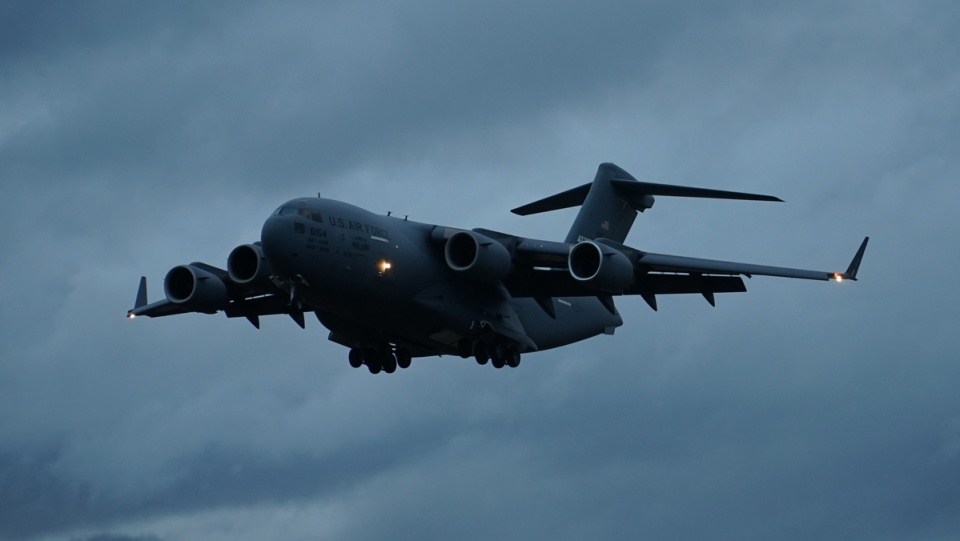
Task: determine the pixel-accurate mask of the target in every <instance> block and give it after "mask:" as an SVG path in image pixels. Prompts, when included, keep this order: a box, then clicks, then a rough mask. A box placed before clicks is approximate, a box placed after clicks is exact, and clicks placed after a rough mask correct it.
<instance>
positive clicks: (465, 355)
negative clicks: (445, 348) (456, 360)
mask: <svg viewBox="0 0 960 541" xmlns="http://www.w3.org/2000/svg"><path fill="white" fill-rule="evenodd" d="M472 353H473V342H471V341H470V340H467V339H466V338H462V339H460V341H459V342H457V355H460V358H461V359H469V358H470V355H471V354H472Z"/></svg>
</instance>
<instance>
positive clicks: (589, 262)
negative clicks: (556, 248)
mask: <svg viewBox="0 0 960 541" xmlns="http://www.w3.org/2000/svg"><path fill="white" fill-rule="evenodd" d="M567 266H568V268H569V269H570V275H571V276H573V277H574V279H576V280H579V281H581V282H583V283H585V284H586V285H588V286H590V287H592V288H594V289H599V290H601V291H606V292H608V293H621V292H622V291H623V290H624V289H626V288H628V287H630V285H631V284H633V279H634V278H633V264H632V263H630V259H628V258H627V256H625V255H623V253H621V252H620V251H618V250H615V249H613V248H611V247H609V246H605V245H602V244H597V243H595V242H591V241H589V240H588V241H583V242H581V243H579V244H577V245H576V246H574V247H573V249H571V250H570V259H569V260H568V262H567Z"/></svg>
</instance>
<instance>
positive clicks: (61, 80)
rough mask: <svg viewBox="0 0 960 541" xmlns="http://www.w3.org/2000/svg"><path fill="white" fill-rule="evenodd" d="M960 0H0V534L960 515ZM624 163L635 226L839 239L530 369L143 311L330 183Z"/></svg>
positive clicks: (559, 178)
mask: <svg viewBox="0 0 960 541" xmlns="http://www.w3.org/2000/svg"><path fill="white" fill-rule="evenodd" d="M958 25H960V9H958V7H956V6H955V4H954V3H951V2H915V3H909V4H906V3H901V2H846V3H839V4H838V3H836V2H822V3H818V2H813V3H803V4H797V3H794V2H782V3H765V4H762V5H754V4H753V3H739V2H731V3H726V4H724V5H718V4H716V3H713V2H704V3H702V5H700V4H695V3H679V4H678V3H668V2H663V3H658V2H643V3H641V2H623V3H619V2H613V1H611V2H591V3H574V2H570V3H556V2H528V3H524V4H523V5H521V6H516V5H514V4H512V3H505V2H477V3H470V4H465V5H455V4H448V3H442V2H418V3H415V4H412V5H403V4H393V3H377V2H342V3H324V4H322V5H315V4H314V3H309V2H303V3H296V2H293V3H286V4H283V5H279V6H277V5H273V4H266V3H258V2H245V3H224V4H217V3H203V4H199V5H196V4H193V3H172V2H170V3H159V4H155V5H153V4H149V5H148V4H131V3H124V2H100V3H95V4H78V3H74V2H62V3H50V2H47V3H43V4H37V3H34V2H19V3H18V2H7V3H5V4H3V6H2V7H0V81H2V83H0V180H2V186H3V189H4V197H2V198H0V216H2V217H3V218H2V219H3V224H4V226H5V227H4V228H5V230H6V231H7V233H6V234H5V235H3V236H2V237H0V253H3V254H4V255H3V265H2V267H0V277H2V280H3V283H4V287H3V288H2V289H0V325H2V326H0V329H2V331H0V332H2V334H0V338H2V340H0V539H82V540H94V539H96V540H111V541H112V540H114V539H116V540H120V539H138V540H148V539H149V540H153V539H162V540H164V541H169V540H176V539H197V538H204V539H214V540H216V539H231V540H236V539H240V540H243V539H263V538H276V539H303V538H310V539H314V538H337V539H375V538H383V537H385V536H388V535H389V536H393V537H402V538H411V539H412V538H417V539H449V538H458V539H491V538H501V539H521V538H522V539H529V538H531V537H540V538H546V537H552V538H557V539H582V538H584V537H586V536H590V537H597V538H614V539H628V538H629V539H634V538H637V537H638V536H643V537H651V538H705V537H709V538H719V539H769V538H773V537H775V538H781V539H810V538H821V539H844V540H848V539H904V538H910V539H914V538H928V539H949V538H953V537H955V536H956V532H957V531H958V529H960V520H958V518H957V517H958V516H960V514H958V513H957V510H958V509H960V485H958V484H957V482H956V480H957V479H958V478H960V399H958V397H957V393H956V387H957V382H958V381H960V368H958V363H957V357H958V355H957V347H956V345H955V341H954V340H953V337H954V335H955V333H956V329H957V328H960V317H958V312H957V309H956V306H957V305H958V303H960V294H958V290H957V288H956V287H954V286H953V285H952V282H951V279H950V272H951V270H952V269H953V268H955V267H956V265H957V263H958V256H957V251H956V246H957V242H958V235H957V232H958V231H960V220H958V218H957V217H956V216H957V214H956V212H955V209H954V206H955V202H956V201H957V200H958V199H960V185H958V184H957V182H956V178H957V173H958V171H960V163H958V155H957V152H956V149H957V148H960V136H958V133H960V132H958V126H960V108H958V101H957V99H956V96H958V95H960V71H958V69H957V67H956V58H958V57H960V39H958V38H957V36H956V31H955V29H956V28H957V27H958ZM601 161H614V162H616V163H618V164H619V165H621V166H623V167H625V168H626V169H627V170H629V171H631V172H632V173H633V174H634V175H636V176H637V177H638V178H641V179H644V180H650V181H654V182H670V183H685V184H691V185H702V186H712V187H718V188H727V189H738V190H744V191H759V192H764V193H772V194H775V195H778V196H781V197H783V198H784V199H786V200H787V203H786V204H778V205H764V204H755V203H735V202H718V201H683V200H670V199H668V198H661V199H660V200H658V201H657V204H656V206H655V208H653V209H651V210H650V211H648V212H647V213H645V214H644V215H642V216H641V217H640V218H639V219H638V221H637V225H636V226H635V230H634V232H633V233H632V234H631V236H630V238H629V239H628V242H629V243H630V244H632V245H635V246H637V247H640V248H643V249H648V250H653V251H660V252H668V253H677V254H683V255H695V256H703V257H716V258H727V259H735V260H745V261H755V262H758V263H770V264H782V265H794V266H806V267H813V268H831V267H838V268H839V267H842V266H843V265H845V264H846V262H847V261H848V259H849V257H850V256H851V255H852V253H853V251H854V249H855V248H856V244H857V242H858V241H859V239H860V238H861V236H862V235H864V234H870V235H871V236H872V237H873V239H874V240H873V241H872V242H871V247H870V250H869V251H868V253H867V257H866V259H865V261H864V266H863V268H862V270H861V275H862V280H861V281H860V282H859V283H857V284H844V285H843V286H840V287H830V286H827V285H823V284H811V283H803V282H796V281H789V280H774V279H766V280H764V279H761V278H757V279H755V280H751V281H750V282H749V283H748V288H749V289H750V292H749V293H747V294H745V295H729V296H721V297H720V298H719V299H718V306H717V308H716V309H712V308H710V307H709V306H708V305H707V304H706V303H705V302H703V300H702V299H700V298H680V299H664V300H662V301H661V303H660V304H661V309H660V312H658V313H652V312H651V311H650V310H649V309H648V308H646V305H645V304H644V303H643V302H642V301H640V300H639V299H624V300H622V301H620V302H619V306H620V308H621V311H622V312H623V315H624V319H625V320H626V324H625V326H624V327H623V328H621V329H619V330H618V332H617V335H616V336H614V337H603V338H597V339H594V340H591V341H588V342H586V343H582V344H578V345H575V346H572V347H569V348H565V349H561V350H558V351H552V352H548V353H540V354H536V355H530V356H528V357H527V358H526V359H525V360H524V364H523V366H522V367H521V368H520V369H518V370H512V371H507V372H503V371H494V370H493V369H490V368H489V367H479V366H476V364H475V363H472V362H466V361H460V360H458V359H442V360H424V361H422V362H420V363H416V364H415V365H414V367H413V368H412V369H411V370H408V371H405V372H403V373H398V374H394V375H393V376H391V377H371V376H370V375H369V374H367V373H366V372H365V371H356V370H352V369H350V368H349V367H348V366H347V364H346V360H345V356H346V352H345V350H343V349H342V348H340V347H339V346H335V345H333V344H330V343H328V342H327V341H326V340H325V336H326V333H325V332H324V331H323V330H322V329H321V328H320V326H319V325H318V324H317V323H316V322H315V321H311V322H309V323H308V328H307V332H304V331H301V330H300V329H299V328H298V327H296V326H295V325H294V324H292V323H291V322H290V321H287V320H285V319H283V318H275V319H270V320H267V321H265V322H264V326H263V327H264V328H263V330H261V331H256V330H254V329H253V328H252V327H250V326H249V325H247V324H246V323H244V322H238V321H234V320H226V319H225V318H222V317H203V316H183V317H178V318H168V319H163V320H148V321H139V320H138V321H135V322H129V321H127V320H125V319H123V317H122V316H123V314H124V312H125V310H126V309H127V308H128V307H129V305H130V304H131V302H132V300H133V295H134V292H135V287H136V281H137V277H139V276H140V275H141V274H146V275H148V276H149V278H150V280H151V284H152V286H153V288H152V290H151V294H152V297H156V296H157V295H158V294H159V287H158V286H159V284H160V279H161V278H162V276H163V274H164V273H165V272H166V270H167V269H168V268H170V267H171V266H173V265H175V264H179V263H183V262H187V261H193V260H204V261H208V262H210V263H212V264H222V263H223V261H224V260H225V258H226V255H227V253H228V252H229V250H230V249H231V248H233V247H234V246H236V245H237V244H240V243H243V242H249V241H251V240H254V239H256V237H257V235H258V234H259V226H260V224H261V222H262V219H263V218H264V217H265V216H266V215H267V214H269V212H270V211H271V210H272V209H273V208H274V207H275V206H276V205H277V204H278V203H279V202H282V201H284V200H286V199H289V198H291V197H294V196H297V195H309V194H312V193H315V192H317V191H322V192H323V193H324V195H325V196H329V197H334V198H338V199H343V200H347V201H350V202H352V203H356V204H360V205H363V206H366V207H368V208H370V209H371V210H375V211H386V210H393V211H395V212H401V213H404V214H410V215H411V216H412V217H413V218H416V219H418V220H421V221H431V222H438V223H445V224H450V225H456V226H461V227H489V228H493V229H502V230H507V231H512V232H516V233H518V234H523V235H528V236H540V237H546V238H553V239H556V238H561V237H562V236H563V233H564V232H565V231H566V228H567V227H568V225H569V223H570V221H571V220H572V218H573V214H572V213H571V212H569V211H563V212H558V213H555V215H552V216H537V217H529V218H523V219H521V218H518V217H514V216H511V215H509V214H508V212H507V211H508V209H510V208H512V207H513V206H516V205H518V204H521V203H525V202H528V201H530V200H533V199H535V198H538V197H541V196H544V195H548V194H550V193H553V192H556V191H559V190H562V189H566V188H569V187H572V186H575V185H578V184H580V183H583V182H586V181H587V180H589V179H590V178H592V175H593V172H594V169H595V167H596V165H597V164H598V163H599V162H601Z"/></svg>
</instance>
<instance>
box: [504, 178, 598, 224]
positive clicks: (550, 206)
mask: <svg viewBox="0 0 960 541" xmlns="http://www.w3.org/2000/svg"><path fill="white" fill-rule="evenodd" d="M591 185H592V183H587V184H584V185H583V186H577V187H576V188H573V189H570V190H567V191H565V192H560V193H558V194H555V195H551V196H550V197H544V198H543V199H540V200H538V201H534V202H533V203H528V204H526V205H523V206H522V207H517V208H515V209H513V210H511V211H510V212H512V213H514V214H519V215H520V216H529V215H531V214H539V213H541V212H549V211H551V210H560V209H567V208H570V207H577V206H580V205H582V204H583V202H584V200H586V198H587V194H588V193H590V186H591Z"/></svg>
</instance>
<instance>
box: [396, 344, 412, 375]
mask: <svg viewBox="0 0 960 541" xmlns="http://www.w3.org/2000/svg"><path fill="white" fill-rule="evenodd" d="M412 360H413V355H411V354H410V350H409V349H407V348H397V366H399V367H400V368H403V369H404V370H406V369H407V368H410V362H411V361H412Z"/></svg>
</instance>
